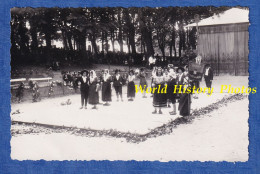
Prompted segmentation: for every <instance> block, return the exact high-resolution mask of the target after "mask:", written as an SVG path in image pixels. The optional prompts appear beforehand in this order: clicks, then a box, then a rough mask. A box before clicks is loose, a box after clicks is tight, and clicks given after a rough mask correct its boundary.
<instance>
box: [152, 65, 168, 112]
mask: <svg viewBox="0 0 260 174" xmlns="http://www.w3.org/2000/svg"><path fill="white" fill-rule="evenodd" d="M165 85H166V83H165V79H164V76H163V72H162V68H158V69H157V71H156V74H155V76H154V78H153V85H152V87H153V88H156V90H155V92H154V94H153V106H154V111H153V112H152V113H153V114H156V113H157V108H159V114H162V110H161V108H162V107H166V106H167V94H166V93H164V92H163V91H160V90H161V89H163V88H164V87H165Z"/></svg>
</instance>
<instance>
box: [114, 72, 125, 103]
mask: <svg viewBox="0 0 260 174" xmlns="http://www.w3.org/2000/svg"><path fill="white" fill-rule="evenodd" d="M123 83H124V79H123V77H122V76H121V75H120V73H119V70H118V69H116V70H115V75H114V78H113V86H114V88H115V91H116V97H117V101H119V96H120V98H121V101H123V97H122V86H123Z"/></svg>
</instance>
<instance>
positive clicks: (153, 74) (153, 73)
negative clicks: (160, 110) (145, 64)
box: [151, 66, 157, 97]
mask: <svg viewBox="0 0 260 174" xmlns="http://www.w3.org/2000/svg"><path fill="white" fill-rule="evenodd" d="M156 72H157V67H155V66H154V67H153V70H152V75H151V86H153V79H154V78H155V77H156ZM151 97H153V93H151Z"/></svg>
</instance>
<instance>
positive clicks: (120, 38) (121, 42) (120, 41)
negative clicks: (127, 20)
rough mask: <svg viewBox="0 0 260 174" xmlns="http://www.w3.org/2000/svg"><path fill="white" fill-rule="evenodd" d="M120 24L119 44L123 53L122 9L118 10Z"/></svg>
mask: <svg viewBox="0 0 260 174" xmlns="http://www.w3.org/2000/svg"><path fill="white" fill-rule="evenodd" d="M117 16H118V24H119V31H118V44H119V46H120V52H121V53H123V52H124V50H123V31H122V19H121V10H120V9H119V10H118V15H117Z"/></svg>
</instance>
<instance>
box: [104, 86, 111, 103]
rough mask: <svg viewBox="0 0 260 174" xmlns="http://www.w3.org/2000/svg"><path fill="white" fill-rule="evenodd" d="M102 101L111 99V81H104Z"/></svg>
mask: <svg viewBox="0 0 260 174" xmlns="http://www.w3.org/2000/svg"><path fill="white" fill-rule="evenodd" d="M102 101H104V102H108V101H112V99H111V85H110V83H109V82H103V84H102Z"/></svg>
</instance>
